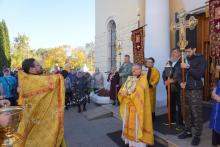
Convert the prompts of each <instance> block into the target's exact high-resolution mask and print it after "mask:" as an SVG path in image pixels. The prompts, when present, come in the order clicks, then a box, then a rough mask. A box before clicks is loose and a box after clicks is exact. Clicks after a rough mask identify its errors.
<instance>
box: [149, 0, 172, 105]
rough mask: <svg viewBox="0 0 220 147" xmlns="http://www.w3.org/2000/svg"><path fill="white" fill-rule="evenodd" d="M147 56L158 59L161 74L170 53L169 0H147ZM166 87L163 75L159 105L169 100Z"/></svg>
mask: <svg viewBox="0 0 220 147" xmlns="http://www.w3.org/2000/svg"><path fill="white" fill-rule="evenodd" d="M145 4H146V5H145V6H146V10H145V11H146V14H145V20H146V23H147V27H146V29H145V30H146V33H145V57H153V58H154V59H155V60H156V63H155V67H156V68H158V69H159V71H160V73H161V76H162V72H163V70H164V66H165V64H166V62H167V61H168V59H169V53H170V21H169V20H170V19H169V0H146V3H145ZM161 76H160V77H161ZM166 95H167V94H166V89H165V86H164V84H163V80H162V77H161V78H160V82H159V84H158V86H157V107H161V106H165V105H166V102H167V96H166Z"/></svg>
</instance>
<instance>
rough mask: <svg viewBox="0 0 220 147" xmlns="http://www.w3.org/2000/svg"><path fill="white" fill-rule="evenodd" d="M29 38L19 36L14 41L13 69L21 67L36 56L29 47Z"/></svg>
mask: <svg viewBox="0 0 220 147" xmlns="http://www.w3.org/2000/svg"><path fill="white" fill-rule="evenodd" d="M29 41H30V40H29V37H28V36H26V35H25V34H18V36H17V37H16V38H15V39H14V43H13V47H14V49H13V52H12V67H21V63H22V61H23V60H24V59H26V58H30V57H33V56H34V52H33V51H32V50H31V48H30V45H29Z"/></svg>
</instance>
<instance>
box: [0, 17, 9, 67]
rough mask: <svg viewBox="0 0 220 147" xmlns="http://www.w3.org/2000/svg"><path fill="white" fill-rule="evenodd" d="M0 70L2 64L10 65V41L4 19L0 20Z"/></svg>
mask: <svg viewBox="0 0 220 147" xmlns="http://www.w3.org/2000/svg"><path fill="white" fill-rule="evenodd" d="M0 57H1V58H0V70H2V68H3V66H7V67H9V66H10V65H11V58H10V41H9V35H8V29H7V26H6V23H5V21H4V20H2V21H0Z"/></svg>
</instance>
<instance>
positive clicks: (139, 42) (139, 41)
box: [132, 27, 144, 64]
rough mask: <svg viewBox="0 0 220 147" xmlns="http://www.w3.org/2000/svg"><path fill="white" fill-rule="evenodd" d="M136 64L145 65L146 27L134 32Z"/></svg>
mask: <svg viewBox="0 0 220 147" xmlns="http://www.w3.org/2000/svg"><path fill="white" fill-rule="evenodd" d="M132 42H133V55H134V63H136V64H144V27H141V28H138V29H136V30H133V31H132Z"/></svg>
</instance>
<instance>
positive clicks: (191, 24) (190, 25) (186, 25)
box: [168, 9, 198, 124]
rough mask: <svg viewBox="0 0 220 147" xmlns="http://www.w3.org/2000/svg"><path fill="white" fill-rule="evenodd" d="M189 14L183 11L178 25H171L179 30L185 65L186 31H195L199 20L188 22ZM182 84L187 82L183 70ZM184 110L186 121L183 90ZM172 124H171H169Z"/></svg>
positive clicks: (183, 104)
mask: <svg viewBox="0 0 220 147" xmlns="http://www.w3.org/2000/svg"><path fill="white" fill-rule="evenodd" d="M186 16H187V13H186V11H185V10H183V9H182V10H181V11H180V12H179V13H178V15H177V18H178V20H179V22H178V23H175V24H173V25H171V28H172V29H173V30H174V31H177V30H179V41H178V46H179V47H180V51H181V61H182V63H184V50H185V48H186V46H187V45H188V41H187V40H186V29H188V28H189V29H190V30H193V29H195V27H196V25H197V24H198V20H197V19H196V18H195V17H194V16H191V17H190V18H189V20H186ZM182 82H185V70H184V68H182ZM182 100H183V101H182V106H183V107H182V108H183V111H182V113H183V119H184V120H186V107H185V89H182ZM169 117H170V112H168V120H169ZM169 124H170V123H169Z"/></svg>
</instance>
